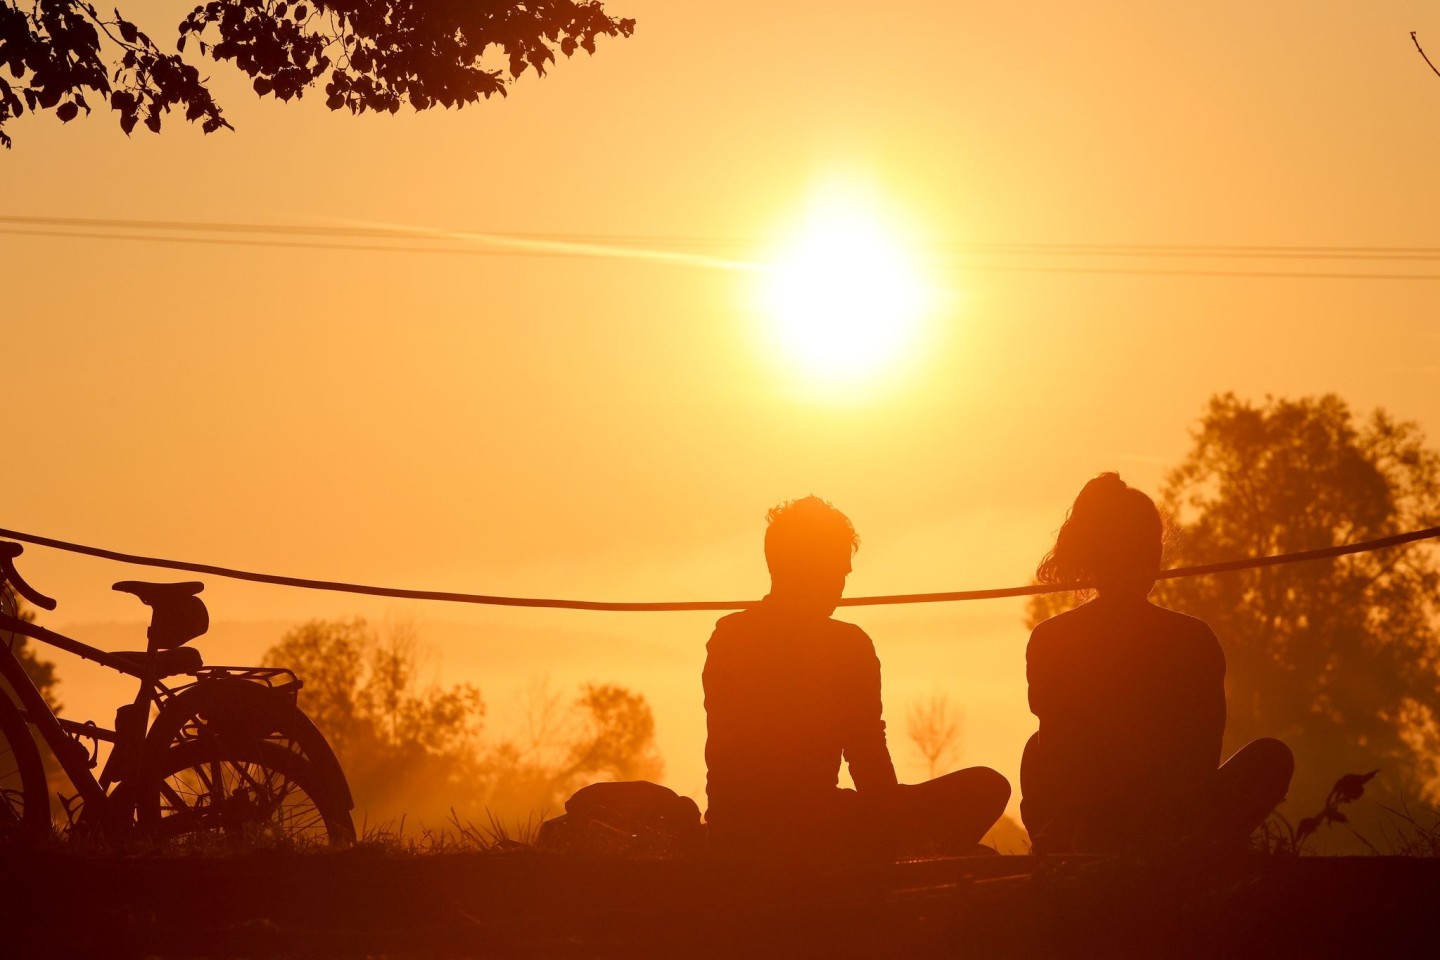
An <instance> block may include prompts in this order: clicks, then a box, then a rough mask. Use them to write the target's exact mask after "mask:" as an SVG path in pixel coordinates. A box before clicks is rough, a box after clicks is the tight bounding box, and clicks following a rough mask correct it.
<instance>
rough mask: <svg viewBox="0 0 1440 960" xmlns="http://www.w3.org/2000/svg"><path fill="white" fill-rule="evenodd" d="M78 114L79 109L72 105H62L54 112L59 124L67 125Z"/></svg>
mask: <svg viewBox="0 0 1440 960" xmlns="http://www.w3.org/2000/svg"><path fill="white" fill-rule="evenodd" d="M79 112H80V108H79V107H77V106H75V104H74V103H62V104H60V107H59V109H57V110H56V111H55V116H57V117H59V118H60V122H61V123H69V122H70V121H71V120H74V119H75V115H76V114H77V113H79Z"/></svg>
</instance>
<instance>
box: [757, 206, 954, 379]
mask: <svg viewBox="0 0 1440 960" xmlns="http://www.w3.org/2000/svg"><path fill="white" fill-rule="evenodd" d="M931 299H932V296H931V291H930V290H929V288H928V285H927V284H926V282H925V280H924V278H923V277H922V275H921V272H920V270H919V268H918V265H917V262H916V258H915V256H914V254H913V253H912V252H911V250H910V249H909V248H908V247H907V245H906V244H905V243H904V241H903V239H902V238H901V237H900V236H899V235H898V234H897V233H896V231H894V230H893V229H892V228H891V227H890V225H889V224H888V223H886V222H885V220H884V219H883V218H882V217H880V216H879V215H878V214H877V213H876V212H875V211H874V210H873V209H871V208H869V207H868V206H866V205H865V204H863V203H860V202H859V201H858V200H855V199H853V198H841V197H830V198H827V199H826V200H825V201H824V202H823V203H820V204H818V205H817V206H816V207H815V208H813V209H812V210H811V211H810V213H809V214H808V216H807V217H806V218H805V220H804V222H803V223H802V225H801V227H800V228H799V229H798V230H797V231H796V232H795V233H794V234H793V235H792V236H791V237H790V238H789V239H788V241H787V242H786V243H785V244H784V245H783V246H782V247H781V248H780V251H779V253H778V256H776V257H775V258H774V260H773V261H772V264H771V266H770V269H769V273H768V275H767V277H766V282H765V290H764V311H765V315H766V319H767V321H768V323H769V324H770V325H771V329H772V331H773V333H774V335H775V336H776V337H777V338H778V339H779V341H780V342H781V344H782V345H783V346H784V348H785V351H786V360H787V361H789V362H793V363H796V364H798V365H800V366H802V367H803V368H804V369H805V370H806V371H807V372H809V373H811V374H813V375H817V376H820V377H824V378H826V379H842V378H843V379H851V378H855V377H861V376H870V375H874V374H876V373H878V372H880V371H882V370H883V369H885V368H886V367H887V366H889V365H890V364H891V363H893V362H894V361H896V360H897V359H898V358H899V357H900V356H901V355H902V354H903V353H904V352H905V350H906V348H908V347H910V346H912V345H913V344H914V342H915V340H916V337H917V334H918V333H919V328H920V325H921V321H922V320H923V319H924V316H925V313H926V311H927V309H928V308H929V306H930V304H931Z"/></svg>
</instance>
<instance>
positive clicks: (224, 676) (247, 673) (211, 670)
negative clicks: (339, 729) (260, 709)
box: [173, 667, 305, 699]
mask: <svg viewBox="0 0 1440 960" xmlns="http://www.w3.org/2000/svg"><path fill="white" fill-rule="evenodd" d="M194 676H195V680H194V683H206V682H207V681H212V680H244V681H247V682H249V683H258V684H260V685H261V686H265V687H269V688H270V689H271V690H275V691H277V692H279V693H286V694H289V695H290V697H291V698H292V699H293V698H294V697H295V695H296V694H298V693H299V692H300V688H301V687H303V686H304V685H305V681H303V680H301V679H300V678H299V677H297V676H296V675H295V671H293V670H290V669H288V668H286V667H201V668H200V669H199V670H196V671H195V673H194ZM194 683H187V684H185V685H184V686H180V687H175V688H174V691H173V692H175V693H179V692H180V691H181V690H184V689H185V688H186V687H190V686H193V685H194Z"/></svg>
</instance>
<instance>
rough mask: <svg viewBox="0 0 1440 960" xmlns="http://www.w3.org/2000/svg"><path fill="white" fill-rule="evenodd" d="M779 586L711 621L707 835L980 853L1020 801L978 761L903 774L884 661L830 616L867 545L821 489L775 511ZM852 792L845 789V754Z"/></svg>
mask: <svg viewBox="0 0 1440 960" xmlns="http://www.w3.org/2000/svg"><path fill="white" fill-rule="evenodd" d="M768 520H769V527H768V529H767V530H766V532H765V561H766V564H767V565H768V566H769V568H770V578H771V587H770V593H769V594H768V595H767V596H766V597H765V599H764V600H763V601H761V602H760V603H759V604H757V605H755V606H753V607H751V608H749V609H747V610H744V611H741V612H740V613H734V614H731V615H729V616H727V617H723V618H722V619H721V620H720V621H719V622H718V623H717V624H716V625H715V633H714V635H713V636H711V638H710V643H709V645H708V647H707V651H708V655H707V657H706V660H705V672H704V684H705V713H706V721H707V726H708V730H709V738H708V740H707V741H706V744H705V763H706V766H707V768H708V772H709V775H708V779H707V786H706V792H707V794H708V796H709V810H708V811H707V813H706V820H707V822H708V823H709V829H710V833H711V839H712V842H713V844H714V845H715V847H717V848H718V849H721V850H730V851H737V852H752V853H767V852H774V853H793V852H808V853H835V854H853V853H876V854H883V853H887V852H894V851H898V850H902V849H904V850H917V849H921V850H924V849H928V850H936V851H941V852H972V851H973V850H974V848H975V845H976V844H977V843H978V842H979V840H980V838H981V837H982V836H984V834H985V831H986V830H988V829H989V828H990V826H991V825H992V824H993V823H994V822H995V821H996V820H998V819H999V818H1000V815H1001V813H1003V812H1004V809H1005V804H1006V802H1007V801H1008V800H1009V797H1010V785H1009V783H1008V782H1006V780H1005V778H1004V777H1002V776H1000V774H998V773H996V772H995V771H993V770H990V769H988V768H985V767H972V768H970V769H968V770H962V771H959V772H957V773H952V774H949V775H948V776H944V777H940V778H937V779H935V780H932V781H929V782H928V783H924V784H919V785H916V786H908V785H901V784H897V782H896V779H895V767H894V765H893V764H892V763H891V761H890V751H889V749H888V748H887V747H886V745H885V721H884V719H883V717H882V712H883V708H882V704H881V698H880V661H879V660H878V659H877V658H876V656H875V646H874V644H872V643H871V642H870V638H869V637H868V636H866V635H865V632H864V631H863V630H861V629H860V628H859V627H857V626H855V625H854V624H851V623H842V622H840V621H838V620H833V619H831V617H830V615H831V614H832V613H834V612H835V605H836V603H837V602H838V601H839V600H840V595H841V593H842V591H843V590H844V587H845V578H846V577H847V576H848V575H849V574H850V560H851V557H852V555H853V554H854V552H855V550H856V549H857V548H858V547H859V543H860V541H859V538H858V537H857V536H856V535H855V528H854V527H853V526H852V525H851V524H850V521H849V519H848V518H846V516H845V515H844V514H843V513H841V512H840V511H839V510H836V509H835V508H834V507H833V506H831V505H830V504H829V503H826V502H825V501H824V500H821V499H819V498H818V497H805V498H804V499H801V500H794V501H788V502H786V503H782V504H780V505H779V506H778V507H775V508H774V509H773V510H771V511H770V513H769V515H768ZM842 758H843V759H844V760H845V761H846V762H847V763H848V764H849V765H850V776H851V778H852V779H853V780H854V781H855V787H856V789H855V790H845V789H840V787H839V786H838V783H839V774H840V761H841V759H842Z"/></svg>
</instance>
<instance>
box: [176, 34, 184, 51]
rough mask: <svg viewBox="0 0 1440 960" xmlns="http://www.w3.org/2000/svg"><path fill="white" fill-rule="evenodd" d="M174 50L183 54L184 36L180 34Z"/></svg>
mask: <svg viewBox="0 0 1440 960" xmlns="http://www.w3.org/2000/svg"><path fill="white" fill-rule="evenodd" d="M175 49H176V50H178V51H180V52H181V53H184V52H185V36H184V35H183V34H182V35H181V36H180V39H179V40H176V41H175Z"/></svg>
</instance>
